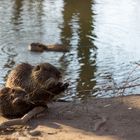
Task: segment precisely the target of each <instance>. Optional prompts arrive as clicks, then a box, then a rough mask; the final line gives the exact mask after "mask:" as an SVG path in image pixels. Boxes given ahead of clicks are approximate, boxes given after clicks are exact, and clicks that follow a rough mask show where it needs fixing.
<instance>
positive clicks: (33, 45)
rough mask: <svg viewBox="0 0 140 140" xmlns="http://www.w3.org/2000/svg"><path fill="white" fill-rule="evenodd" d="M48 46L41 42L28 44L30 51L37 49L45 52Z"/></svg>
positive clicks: (36, 50)
mask: <svg viewBox="0 0 140 140" xmlns="http://www.w3.org/2000/svg"><path fill="white" fill-rule="evenodd" d="M46 48H47V47H46V46H45V45H43V44H41V43H31V44H30V45H29V46H28V49H29V50H30V51H35V52H43V51H44V50H46Z"/></svg>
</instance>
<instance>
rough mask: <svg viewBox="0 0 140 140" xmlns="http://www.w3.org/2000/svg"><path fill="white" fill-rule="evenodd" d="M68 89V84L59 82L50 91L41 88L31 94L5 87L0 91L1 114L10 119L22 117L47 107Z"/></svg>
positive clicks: (19, 89)
mask: <svg viewBox="0 0 140 140" xmlns="http://www.w3.org/2000/svg"><path fill="white" fill-rule="evenodd" d="M67 87H68V84H67V83H64V84H63V83H62V82H58V84H57V85H54V86H53V87H51V88H49V89H48V91H47V90H46V89H44V88H41V89H35V90H34V91H33V92H31V93H27V92H26V91H25V90H23V89H21V88H8V87H4V88H2V89H1V90H0V112H1V113H2V115H3V116H5V117H8V118H17V117H22V116H23V115H25V114H26V113H28V112H29V111H30V110H32V109H33V108H34V107H37V106H43V107H47V103H48V102H50V101H52V99H53V98H54V97H55V96H56V95H58V94H60V93H61V92H63V91H64V90H66V89H67Z"/></svg>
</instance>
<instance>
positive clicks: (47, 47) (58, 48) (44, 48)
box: [28, 43, 69, 52]
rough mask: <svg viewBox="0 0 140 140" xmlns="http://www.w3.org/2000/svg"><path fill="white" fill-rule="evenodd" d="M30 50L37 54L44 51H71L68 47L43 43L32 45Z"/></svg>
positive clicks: (29, 47)
mask: <svg viewBox="0 0 140 140" xmlns="http://www.w3.org/2000/svg"><path fill="white" fill-rule="evenodd" d="M28 49H29V50H30V51H35V52H43V51H56V52H68V51H69V49H68V47H66V46H64V45H62V44H54V45H45V44H41V43H31V44H30V45H29V46H28Z"/></svg>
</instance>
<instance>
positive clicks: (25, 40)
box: [0, 0, 140, 100]
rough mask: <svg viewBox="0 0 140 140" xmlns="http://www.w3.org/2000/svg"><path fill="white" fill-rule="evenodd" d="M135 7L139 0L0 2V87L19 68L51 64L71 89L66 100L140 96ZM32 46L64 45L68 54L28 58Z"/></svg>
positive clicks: (139, 14) (138, 11) (139, 21)
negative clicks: (59, 70)
mask: <svg viewBox="0 0 140 140" xmlns="http://www.w3.org/2000/svg"><path fill="white" fill-rule="evenodd" d="M139 5H140V1H139V0H120V1H115V0H5V1H4V0H1V1H0V84H1V85H4V83H5V79H6V76H7V74H8V72H9V71H10V70H11V69H12V68H13V67H14V66H15V65H16V64H18V63H21V62H28V63H31V64H37V63H41V62H49V63H52V64H53V65H55V66H57V67H59V68H60V69H62V71H63V75H64V79H65V80H66V81H69V83H70V87H69V90H68V92H67V93H65V94H64V95H63V98H64V99H66V100H73V99H75V98H77V99H84V98H86V97H89V96H97V97H112V96H118V95H120V94H125V95H126V94H139V93H140V88H139V86H135V85H137V84H139V83H140V80H139V77H140V68H139V65H138V64H135V63H139V60H140V8H139ZM31 42H42V43H46V44H55V43H62V44H64V45H66V46H68V47H69V48H70V52H68V53H57V52H43V53H34V52H29V51H28V50H27V46H28V44H30V43H31ZM129 86H131V87H132V88H127V89H125V88H121V87H129ZM118 88H120V89H121V90H118Z"/></svg>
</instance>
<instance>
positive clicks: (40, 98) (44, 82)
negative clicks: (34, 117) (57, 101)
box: [0, 63, 68, 116]
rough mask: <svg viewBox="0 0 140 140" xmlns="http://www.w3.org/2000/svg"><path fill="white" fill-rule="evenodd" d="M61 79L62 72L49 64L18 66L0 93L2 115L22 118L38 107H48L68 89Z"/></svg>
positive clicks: (23, 64) (24, 64)
mask: <svg viewBox="0 0 140 140" xmlns="http://www.w3.org/2000/svg"><path fill="white" fill-rule="evenodd" d="M60 79H61V73H60V71H59V70H58V69H57V68H56V67H54V66H53V65H51V64H49V63H41V64H39V65H36V66H32V65H30V64H28V63H22V64H19V65H17V66H16V67H15V68H14V69H13V70H12V71H11V72H10V74H9V75H8V78H7V81H6V87H5V88H3V89H2V90H1V91H0V99H1V112H2V114H3V115H4V116H21V115H23V114H25V113H27V112H28V111H29V110H31V109H33V108H34V107H36V106H46V105H47V103H48V102H49V101H51V100H52V99H53V98H54V97H55V96H56V95H58V94H60V93H61V92H63V91H64V90H66V88H67V87H68V84H67V83H64V84H63V83H62V82H60Z"/></svg>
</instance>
